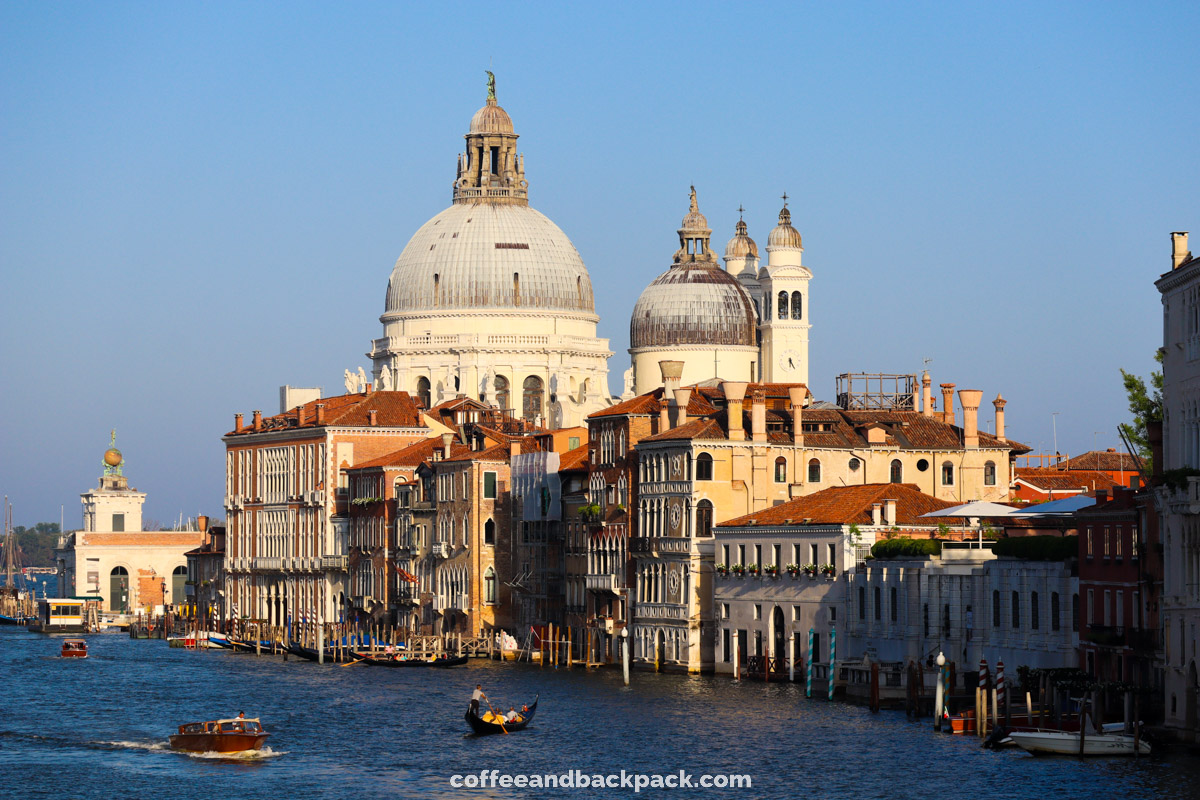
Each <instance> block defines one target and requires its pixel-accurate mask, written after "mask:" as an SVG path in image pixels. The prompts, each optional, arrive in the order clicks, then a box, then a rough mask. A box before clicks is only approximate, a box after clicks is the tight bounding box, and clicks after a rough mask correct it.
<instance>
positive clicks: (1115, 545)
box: [1113, 526, 1123, 561]
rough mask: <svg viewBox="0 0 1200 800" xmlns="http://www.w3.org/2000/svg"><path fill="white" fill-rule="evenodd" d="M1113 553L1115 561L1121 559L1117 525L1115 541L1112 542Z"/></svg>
mask: <svg viewBox="0 0 1200 800" xmlns="http://www.w3.org/2000/svg"><path fill="white" fill-rule="evenodd" d="M1113 555H1114V556H1116V558H1117V561H1121V560H1122V558H1123V557H1122V555H1121V527H1120V526H1117V536H1116V541H1114V542H1113Z"/></svg>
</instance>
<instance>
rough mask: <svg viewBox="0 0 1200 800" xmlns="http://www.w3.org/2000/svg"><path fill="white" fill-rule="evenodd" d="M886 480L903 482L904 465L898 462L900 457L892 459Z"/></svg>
mask: <svg viewBox="0 0 1200 800" xmlns="http://www.w3.org/2000/svg"><path fill="white" fill-rule="evenodd" d="M888 480H890V481H891V482H892V483H904V466H903V465H902V464H901V463H900V459H898V458H893V459H892V467H891V472H890V474H889V476H888Z"/></svg>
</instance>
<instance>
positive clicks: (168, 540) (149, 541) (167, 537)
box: [75, 531, 204, 547]
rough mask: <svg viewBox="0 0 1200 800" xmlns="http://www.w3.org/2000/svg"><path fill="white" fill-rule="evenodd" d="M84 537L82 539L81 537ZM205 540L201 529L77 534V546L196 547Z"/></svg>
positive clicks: (81, 532)
mask: <svg viewBox="0 0 1200 800" xmlns="http://www.w3.org/2000/svg"><path fill="white" fill-rule="evenodd" d="M81 538H82V541H80V539H81ZM203 542H204V534H203V533H201V532H200V531H139V532H136V533H134V532H130V533H95V532H92V533H85V532H83V531H80V532H79V533H77V534H75V546H76V547H79V546H80V545H92V546H94V545H104V546H105V547H195V546H197V545H200V544H202V543H203Z"/></svg>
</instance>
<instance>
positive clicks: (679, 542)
mask: <svg viewBox="0 0 1200 800" xmlns="http://www.w3.org/2000/svg"><path fill="white" fill-rule="evenodd" d="M629 549H630V551H632V552H634V553H683V554H687V553H689V552H691V540H689V539H686V538H684V537H682V536H678V537H676V536H635V537H634V538H632V539H630V540H629Z"/></svg>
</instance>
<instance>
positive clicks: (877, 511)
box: [871, 503, 883, 528]
mask: <svg viewBox="0 0 1200 800" xmlns="http://www.w3.org/2000/svg"><path fill="white" fill-rule="evenodd" d="M871 524H872V525H874V526H875V527H876V528H878V527H879V526H880V525H882V524H883V503H872V504H871Z"/></svg>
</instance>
